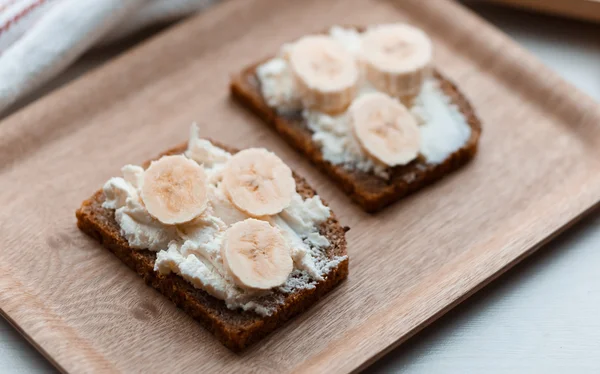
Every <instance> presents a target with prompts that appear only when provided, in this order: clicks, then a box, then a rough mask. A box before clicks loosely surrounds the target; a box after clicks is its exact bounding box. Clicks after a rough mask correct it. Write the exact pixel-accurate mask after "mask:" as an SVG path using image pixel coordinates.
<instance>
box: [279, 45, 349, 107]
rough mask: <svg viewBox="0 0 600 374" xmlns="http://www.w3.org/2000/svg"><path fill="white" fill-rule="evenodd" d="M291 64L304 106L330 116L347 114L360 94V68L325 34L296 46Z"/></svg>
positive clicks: (290, 58)
mask: <svg viewBox="0 0 600 374" xmlns="http://www.w3.org/2000/svg"><path fill="white" fill-rule="evenodd" d="M289 62H290V67H291V68H292V72H293V73H294V76H295V77H296V82H297V85H298V90H299V92H300V96H301V97H302V102H303V104H304V106H306V107H308V108H313V109H317V110H320V111H323V112H327V113H338V112H341V111H344V110H345V109H346V108H347V107H348V105H349V104H350V103H351V102H352V99H353V98H354V96H355V95H356V91H357V85H358V78H359V69H358V65H357V63H356V60H355V59H354V57H353V56H352V55H351V54H350V53H349V52H348V51H346V50H345V49H344V47H343V46H342V45H341V44H340V43H338V42H336V41H335V40H333V39H331V38H330V37H328V36H325V35H310V36H305V37H303V38H301V39H300V40H298V41H297V42H296V43H294V45H293V47H292V49H291V51H290V53H289Z"/></svg>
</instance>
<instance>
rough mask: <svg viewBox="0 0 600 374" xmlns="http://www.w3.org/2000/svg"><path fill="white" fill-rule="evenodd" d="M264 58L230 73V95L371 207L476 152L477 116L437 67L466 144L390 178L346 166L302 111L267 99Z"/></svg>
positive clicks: (412, 188) (412, 189) (444, 172)
mask: <svg viewBox="0 0 600 374" xmlns="http://www.w3.org/2000/svg"><path fill="white" fill-rule="evenodd" d="M261 63H262V61H261V62H258V63H256V64H253V65H251V66H249V67H247V68H245V69H244V70H242V72H241V73H239V74H237V75H235V76H234V77H233V78H232V80H231V82H230V92H231V96H232V97H233V98H234V99H235V100H236V101H238V102H239V103H240V104H242V105H243V106H244V107H245V108H247V109H248V110H250V111H251V112H253V113H255V114H256V115H257V116H258V117H260V118H261V119H262V120H263V121H264V122H265V123H266V124H267V125H269V126H270V127H271V128H272V129H274V130H275V131H276V132H277V133H278V134H279V135H280V136H281V137H282V138H283V139H285V140H286V141H287V142H288V143H289V144H290V145H291V146H292V147H293V148H295V149H296V150H297V151H299V152H300V153H301V154H303V155H304V156H305V157H306V158H307V159H309V160H310V161H311V162H312V163H313V164H314V165H315V166H316V167H317V168H318V169H320V170H321V171H322V172H323V173H325V174H326V175H327V176H328V177H329V178H331V179H332V180H333V181H334V182H336V184H337V185H338V186H339V187H340V188H341V189H342V190H343V191H344V192H345V193H346V194H347V195H348V196H350V198H352V199H353V200H354V201H355V202H356V203H358V204H359V205H360V206H361V207H362V208H363V209H364V210H365V211H367V212H370V213H374V212H377V211H379V210H381V209H383V208H384V207H386V206H388V205H390V204H391V203H393V202H395V201H397V200H399V199H401V198H402V197H404V196H406V195H408V194H410V193H412V192H415V191H418V190H420V189H421V188H423V187H425V186H427V185H429V184H431V183H433V182H435V181H437V180H439V179H441V178H443V177H444V176H446V175H448V174H450V173H451V172H453V171H455V170H457V169H459V168H460V167H462V166H463V165H465V164H466V163H467V162H469V161H470V160H471V159H473V157H474V156H475V154H476V153H477V145H478V142H479V137H480V136H481V122H480V120H479V118H478V117H477V115H476V114H475V111H474V110H473V108H472V107H471V104H470V103H469V101H468V100H467V99H466V98H465V96H464V95H463V94H462V93H461V92H460V91H459V89H458V87H457V86H456V85H455V84H454V83H452V82H451V81H450V80H448V79H447V78H445V77H444V76H443V75H442V74H441V73H440V72H438V71H435V72H434V77H435V78H436V79H437V80H438V81H439V82H440V87H441V89H442V91H443V92H444V93H445V94H446V95H448V97H450V99H451V101H452V103H453V104H455V105H456V106H457V107H458V108H459V110H460V112H461V113H462V114H463V115H464V116H465V118H466V119H467V123H468V124H469V126H470V127H471V136H470V137H469V139H468V140H467V141H466V143H465V144H464V146H463V147H462V148H460V149H459V150H457V151H455V152H454V153H452V154H451V155H450V156H448V157H447V158H446V159H445V160H444V161H443V162H442V163H439V164H430V163H427V162H426V161H425V159H424V158H423V157H419V158H417V159H416V160H414V161H413V162H411V163H409V164H407V165H403V166H397V167H394V168H390V169H389V171H390V179H389V180H385V179H383V178H380V177H378V176H376V175H375V174H373V173H367V172H363V171H360V170H348V169H346V168H344V167H343V166H342V165H334V164H332V163H331V162H329V161H327V160H325V159H324V158H323V153H322V152H321V149H320V146H319V145H318V144H317V143H315V142H313V140H312V131H311V130H310V129H309V128H308V126H307V124H306V123H305V121H304V120H303V119H302V118H301V116H294V117H292V116H282V115H279V114H277V112H276V111H275V110H274V109H272V108H270V107H269V106H268V105H267V103H266V102H265V100H264V99H263V97H262V94H261V91H260V82H259V80H258V78H257V77H256V68H257V67H258V66H259V65H260V64H261Z"/></svg>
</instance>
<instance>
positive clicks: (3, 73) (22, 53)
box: [0, 0, 218, 114]
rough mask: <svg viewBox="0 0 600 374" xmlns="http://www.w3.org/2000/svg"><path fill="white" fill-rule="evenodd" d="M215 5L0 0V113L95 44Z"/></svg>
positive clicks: (198, 0)
mask: <svg viewBox="0 0 600 374" xmlns="http://www.w3.org/2000/svg"><path fill="white" fill-rule="evenodd" d="M216 1H218V0H0V114H1V113H2V111H3V110H4V109H6V108H7V107H8V106H9V105H10V104H12V103H14V102H15V101H16V100H17V99H19V98H20V97H22V96H24V95H26V94H27V93H29V92H31V91H32V90H34V89H35V88H37V87H39V86H40V85H42V84H43V83H45V82H47V81H48V80H50V79H52V78H53V77H54V76H56V75H57V74H58V73H60V72H61V71H63V70H64V69H65V68H67V67H68V66H69V65H70V64H71V63H72V62H73V61H74V60H76V59H77V58H78V57H79V56H81V55H82V54H83V53H84V52H85V51H87V50H88V49H90V48H91V47H93V46H94V45H97V44H99V43H109V42H111V41H113V40H116V39H118V38H121V37H123V36H126V35H128V34H131V33H132V32H134V31H136V30H139V29H141V28H143V27H145V26H148V25H150V24H153V23H156V22H165V21H172V20H175V19H178V18H181V17H184V16H186V15H188V14H191V13H193V12H197V11H199V10H202V9H205V8H207V7H208V6H209V5H211V4H212V3H214V2H216Z"/></svg>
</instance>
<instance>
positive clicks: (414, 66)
mask: <svg viewBox="0 0 600 374" xmlns="http://www.w3.org/2000/svg"><path fill="white" fill-rule="evenodd" d="M362 46H363V48H362V55H361V59H362V61H363V62H364V65H365V71H366V76H367V79H368V80H369V81H370V82H371V84H373V86H375V87H376V88H377V89H378V90H380V91H384V92H387V93H388V94H389V95H391V96H394V97H398V98H400V99H401V100H403V101H404V102H409V103H410V102H411V101H412V99H413V98H414V97H415V96H417V95H418V94H419V92H420V91H421V86H422V85H423V82H424V81H425V79H426V78H427V77H428V76H429V75H430V74H431V61H432V58H433V46H432V43H431V40H430V39H429V37H428V36H427V34H425V32H423V31H422V30H420V29H418V28H416V27H413V26H410V25H407V24H388V25H380V26H376V27H374V28H370V29H369V30H367V31H366V32H365V34H364V36H363V42H362Z"/></svg>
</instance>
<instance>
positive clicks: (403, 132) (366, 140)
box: [348, 92, 421, 166]
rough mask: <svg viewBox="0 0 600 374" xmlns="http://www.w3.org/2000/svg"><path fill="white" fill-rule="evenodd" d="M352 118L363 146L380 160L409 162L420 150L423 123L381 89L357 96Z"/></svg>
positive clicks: (391, 162) (400, 162) (390, 164)
mask: <svg viewBox="0 0 600 374" xmlns="http://www.w3.org/2000/svg"><path fill="white" fill-rule="evenodd" d="M348 118H349V120H350V123H351V126H352V129H353V131H354V135H355V136H356V138H357V139H358V142H359V144H360V145H361V147H362V148H363V149H364V150H365V152H366V153H367V154H369V155H370V156H371V157H373V158H374V159H376V160H377V161H379V162H382V163H384V164H386V165H388V166H397V165H405V164H407V163H409V162H410V161H412V160H414V159H415V158H416V157H417V155H418V154H419V149H420V143H421V136H420V132H419V127H418V125H417V122H416V120H415V119H414V117H413V116H412V115H411V114H410V112H409V111H408V109H407V108H406V107H405V106H404V105H402V104H400V102H399V101H398V100H396V99H393V98H391V97H389V96H388V95H386V94H384V93H381V92H373V93H368V94H364V95H362V96H360V97H359V98H358V99H356V100H354V102H353V103H352V105H351V106H350V108H349V109H348Z"/></svg>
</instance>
